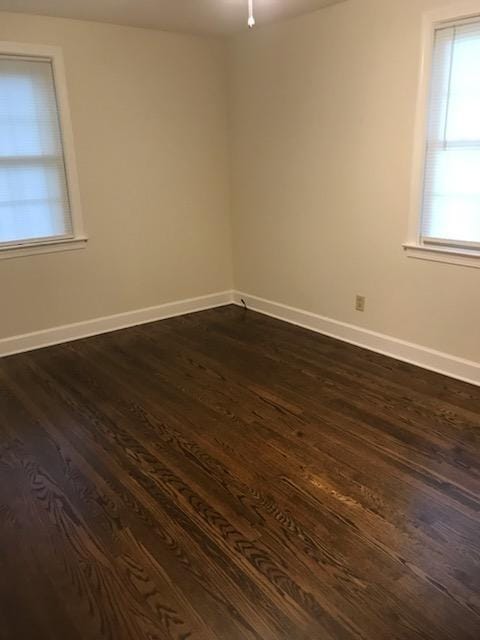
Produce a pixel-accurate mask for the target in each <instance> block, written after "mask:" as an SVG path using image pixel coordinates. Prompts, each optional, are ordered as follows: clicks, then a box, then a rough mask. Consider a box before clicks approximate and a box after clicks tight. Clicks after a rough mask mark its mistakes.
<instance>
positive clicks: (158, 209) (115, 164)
mask: <svg viewBox="0 0 480 640" xmlns="http://www.w3.org/2000/svg"><path fill="white" fill-rule="evenodd" d="M0 40H10V41H18V42H33V43H43V44H53V45H60V46H61V47H62V48H63V52H64V57H65V65H66V72H67V84H68V91H69V98H70V106H71V112H72V121H73V131H74V136H75V143H76V144H75V148H76V156H77V162H78V172H79V182H80V191H81V197H82V205H83V210H84V216H85V222H86V226H87V231H88V235H89V237H90V241H89V244H88V248H87V249H85V250H81V251H71V252H65V253H56V254H51V255H36V256H31V257H18V258H14V259H9V260H0V338H2V337H6V336H11V335H17V334H21V333H24V332H30V331H35V330H39V329H45V328H50V327H53V326H56V325H61V324H66V323H71V322H78V321H82V320H86V319H90V318H95V317H98V316H104V315H109V314H115V313H120V312H124V311H129V310H133V309H138V308H143V307H148V306H154V305H157V304H161V303H163V302H168V301H173V300H180V299H183V298H188V297H194V296H200V295H203V294H208V293H211V292H216V291H223V290H225V289H230V288H231V286H232V273H231V255H230V253H231V249H230V230H229V194H228V153H227V123H226V113H227V110H226V69H225V51H224V45H223V44H222V43H221V42H219V41H215V40H210V39H202V38H195V37H189V36H181V35H174V34H167V33H163V32H160V31H150V30H145V29H133V28H126V27H117V26H110V25H105V24H96V23H88V22H79V21H70V20H61V19H52V18H41V17H35V16H25V15H14V14H7V13H4V14H0Z"/></svg>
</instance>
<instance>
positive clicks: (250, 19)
mask: <svg viewBox="0 0 480 640" xmlns="http://www.w3.org/2000/svg"><path fill="white" fill-rule="evenodd" d="M254 26H255V18H254V17H253V0H248V27H249V29H253V27H254Z"/></svg>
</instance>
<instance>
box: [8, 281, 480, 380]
mask: <svg viewBox="0 0 480 640" xmlns="http://www.w3.org/2000/svg"><path fill="white" fill-rule="evenodd" d="M241 298H243V299H244V300H245V301H246V303H247V306H248V307H249V308H250V309H252V310H253V311H258V312H260V313H264V314H265V315H268V316H271V317H273V318H278V319H279V320H283V321H285V322H289V323H291V324H296V325H298V326H300V327H305V328H306V329H311V330H312V331H316V332H318V333H322V334H324V335H326V336H330V337H332V338H336V339H338V340H342V341H343V342H349V343H350V344H354V345H357V346H359V347H364V348H365V349H369V350H370V351H375V352H377V353H381V354H383V355H386V356H390V357H392V358H396V359H397V360H402V361H404V362H409V363H410V364H414V365H417V366H419V367H423V368H424V369H429V370H430V371H435V372H437V373H441V374H443V375H446V376H450V377H451V378H456V379H458V380H463V381H464V382H469V383H471V384H474V385H477V386H480V363H478V362H474V361H472V360H465V359H463V358H458V357H457V356H453V355H450V354H448V353H443V352H441V351H435V350H433V349H429V348H428V347H422V346H421V345H418V344H413V343H411V342H406V341H404V340H400V339H398V338H393V337H392V336H387V335H384V334H382V333H377V332H375V331H370V330H368V329H363V328H362V327H358V326H355V325H352V324H347V323H345V322H340V321H338V320H333V319H332V318H326V317H323V316H319V315H317V314H315V313H311V312H309V311H303V310H302V309H295V308H294V307H289V306H287V305H284V304H281V303H278V302H272V301H271V300H265V299H264V298H259V297H257V296H251V295H249V294H247V293H241V292H239V291H222V292H220V293H213V294H210V295H206V296H200V297H198V298H190V299H187V300H179V301H176V302H168V303H166V304H161V305H158V306H156V307H149V308H147V309H137V310H135V311H127V312H126V313H119V314H117V315H113V316H105V317H102V318H95V319H93V320H86V321H85V322H76V323H74V324H68V325H64V326H60V327H53V328H52V329H45V330H43V331H35V332H33V333H26V334H23V335H18V336H12V337H9V338H3V339H0V357H2V356H8V355H13V354H15V353H21V352H23V351H31V350H33V349H40V348H42V347H48V346H51V345H54V344H60V343H62V342H69V341H71V340H78V339H80V338H88V337H89V336H94V335H98V334H101V333H108V332H110V331H117V330H118V329H125V328H127V327H133V326H136V325H140V324H146V323H148V322H155V321H156V320H163V319H166V318H173V317H175V316H180V315H184V314H186V313H194V312H196V311H203V310H206V309H213V308H214V307H221V306H224V305H227V304H231V303H232V302H233V303H235V304H237V305H241V302H240V300H241Z"/></svg>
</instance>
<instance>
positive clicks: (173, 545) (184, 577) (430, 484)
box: [0, 306, 480, 640]
mask: <svg viewBox="0 0 480 640" xmlns="http://www.w3.org/2000/svg"><path fill="white" fill-rule="evenodd" d="M479 453H480V389H477V388H475V387H472V386H469V385H467V384H464V383H460V382H456V381H454V380H450V379H447V378H444V377H442V376H440V375H437V374H434V373H429V372H426V371H423V370H420V369H417V368H415V367H413V366H410V365H406V364H402V363H400V362H397V361H394V360H391V359H389V358H386V357H383V356H380V355H377V354H374V353H371V352H367V351H364V350H362V349H360V348H356V347H353V346H349V345H346V344H344V343H341V342H338V341H335V340H332V339H329V338H326V337H322V336H320V335H317V334H314V333H311V332H309V331H307V330H304V329H300V328H296V327H292V326H290V325H287V324H285V323H282V322H280V321H276V320H273V319H270V318H267V317H265V316H261V315H259V314H255V313H252V312H250V311H249V312H245V311H244V310H241V309H238V308H236V307H233V306H232V307H225V308H222V309H216V310H212V311H206V312H202V313H198V314H192V315H189V316H184V317H181V318H175V319H171V320H166V321H162V322H158V323H154V324H150V325H145V326H141V327H137V328H133V329H127V330H124V331H118V332H115V333H111V334H107V335H103V336H98V337H95V338H90V339H86V340H79V341H76V342H72V343H69V344H65V345H61V346H56V347H51V348H48V349H43V350H39V351H36V352H32V353H28V354H22V355H18V356H12V357H9V358H5V359H3V360H2V361H0V638H1V640H23V639H28V640H64V639H66V638H68V639H69V640H94V639H95V640H97V639H101V638H108V639H111V640H147V639H148V640H186V639H187V638H188V639H191V640H479V639H480V495H479V494H480V455H479Z"/></svg>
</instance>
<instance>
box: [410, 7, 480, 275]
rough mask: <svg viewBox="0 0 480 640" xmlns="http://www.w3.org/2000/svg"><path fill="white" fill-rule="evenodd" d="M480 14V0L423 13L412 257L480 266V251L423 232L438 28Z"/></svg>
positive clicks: (415, 152) (413, 170) (416, 122)
mask: <svg viewBox="0 0 480 640" xmlns="http://www.w3.org/2000/svg"><path fill="white" fill-rule="evenodd" d="M479 16H480V0H464V1H462V2H457V3H456V4H453V5H448V6H446V7H442V8H440V9H437V10H434V11H428V12H426V13H424V14H423V18H422V30H421V43H422V44H421V57H420V74H419V81H418V94H417V107H416V118H415V127H414V147H413V162H412V176H411V196H410V213H409V219H408V233H407V240H406V242H405V243H404V244H403V248H404V250H405V253H406V255H407V257H409V258H419V259H421V260H433V261H435V262H446V263H448V264H455V265H461V266H466V267H477V268H479V269H480V251H476V250H472V249H468V248H464V247H457V248H455V247H451V246H445V247H442V245H441V243H439V244H432V243H431V242H430V243H428V242H423V241H422V238H421V232H420V229H421V215H422V204H423V184H424V177H425V145H426V140H427V127H428V117H429V109H428V107H429V98H430V83H431V73H432V63H433V47H434V35H435V29H436V28H437V27H438V26H439V25H442V24H448V23H449V22H450V23H451V22H453V21H455V22H459V21H461V20H469V19H472V18H475V17H479Z"/></svg>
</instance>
